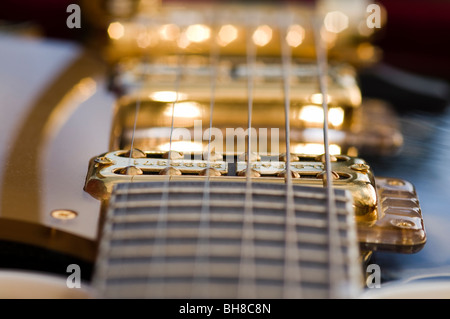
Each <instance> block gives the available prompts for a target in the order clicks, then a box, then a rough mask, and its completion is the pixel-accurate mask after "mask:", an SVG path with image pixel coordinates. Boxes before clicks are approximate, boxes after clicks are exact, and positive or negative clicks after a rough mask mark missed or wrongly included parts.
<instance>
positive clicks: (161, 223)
mask: <svg viewBox="0 0 450 319" xmlns="http://www.w3.org/2000/svg"><path fill="white" fill-rule="evenodd" d="M183 62H184V55H182V54H180V53H178V54H177V64H178V65H177V69H176V77H175V83H174V92H175V98H174V100H173V102H172V114H171V125H170V136H169V151H168V153H167V154H168V158H167V166H166V168H170V167H171V164H172V155H171V154H172V135H173V128H174V122H175V105H176V104H177V103H178V99H179V95H180V85H181V78H182V75H183V65H184V64H183ZM170 180H171V175H170V174H167V175H164V181H163V186H162V191H161V200H160V202H161V205H160V208H159V213H158V219H157V222H156V229H155V238H154V241H153V245H152V249H151V256H150V264H149V267H148V274H147V284H146V290H145V295H146V296H147V297H148V296H151V294H152V292H153V291H155V290H154V289H153V287H152V285H150V283H149V281H150V277H151V275H152V273H155V269H158V265H159V268H160V269H161V273H162V275H161V277H160V283H161V288H160V289H158V290H157V292H158V294H159V297H164V293H165V282H166V278H165V276H166V274H165V271H166V268H165V265H164V263H165V260H166V254H167V249H168V247H167V245H166V242H167V223H168V220H167V219H168V214H169V207H168V206H169V192H170ZM161 250H163V251H161ZM156 252H157V253H156ZM159 253H160V255H158V254H159ZM156 273H157V271H156Z"/></svg>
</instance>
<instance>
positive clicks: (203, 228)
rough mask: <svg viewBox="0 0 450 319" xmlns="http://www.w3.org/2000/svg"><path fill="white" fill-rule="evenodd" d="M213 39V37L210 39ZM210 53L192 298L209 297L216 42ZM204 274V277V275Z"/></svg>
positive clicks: (216, 74)
mask: <svg viewBox="0 0 450 319" xmlns="http://www.w3.org/2000/svg"><path fill="white" fill-rule="evenodd" d="M211 38H212V39H213V37H211ZM211 42H212V44H211V52H210V67H211V72H210V80H211V87H210V91H211V97H210V102H209V113H210V114H209V137H208V152H207V159H206V176H205V183H204V186H203V200H202V207H201V211H200V221H199V236H198V242H197V249H196V250H197V251H196V258H195V263H194V274H193V278H192V286H193V289H191V294H192V296H191V297H193V298H198V297H200V296H202V297H208V296H209V266H210V265H209V256H208V250H209V218H210V213H211V212H210V177H211V176H210V175H211V173H210V168H211V139H212V123H213V115H214V105H215V99H216V85H217V77H218V64H219V55H220V51H219V47H218V45H217V43H216V41H214V40H211ZM205 274H206V275H205ZM205 276H206V278H207V279H206V282H203V281H204V280H205V279H202V284H205V285H206V289H202V285H201V284H200V282H199V281H200V279H199V278H200V277H205Z"/></svg>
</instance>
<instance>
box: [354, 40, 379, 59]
mask: <svg viewBox="0 0 450 319" xmlns="http://www.w3.org/2000/svg"><path fill="white" fill-rule="evenodd" d="M356 54H358V57H359V58H360V59H361V60H371V59H373V58H374V56H375V47H374V46H373V45H372V44H370V43H368V42H363V43H361V44H360V45H358V47H357V48H356Z"/></svg>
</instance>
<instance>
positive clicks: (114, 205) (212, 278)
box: [94, 180, 361, 298]
mask: <svg viewBox="0 0 450 319" xmlns="http://www.w3.org/2000/svg"><path fill="white" fill-rule="evenodd" d="M293 191H294V206H293V208H294V209H293V212H294V216H291V217H290V216H288V215H287V214H286V196H287V195H286V194H287V193H288V192H287V191H286V185H283V184H266V183H252V185H251V189H250V190H249V189H248V188H247V184H246V183H245V182H229V181H226V180H223V181H211V182H210V183H209V188H208V191H207V193H208V198H207V199H205V183H204V182H203V181H172V182H170V185H169V184H168V183H165V182H164V181H159V182H158V181H157V182H142V183H122V184H118V185H117V186H116V187H115V188H114V190H113V193H112V196H111V199H110V201H109V209H108V213H107V220H106V222H105V226H104V229H103V234H102V240H101V244H100V252H99V256H98V259H97V267H96V274H95V277H94V283H95V285H96V288H97V289H98V292H99V293H100V294H101V297H106V298H285V297H288V298H300V297H303V298H328V297H330V295H331V296H333V294H334V296H335V297H349V296H352V295H354V294H355V292H357V291H358V289H359V287H360V286H361V272H360V264H359V250H358V244H357V240H356V228H355V222H354V218H353V216H352V199H351V195H350V193H349V192H348V191H344V190H336V191H335V195H336V205H337V213H338V229H339V232H338V234H337V236H336V235H333V232H331V231H330V229H329V227H330V225H329V223H328V220H327V218H328V214H327V208H326V196H327V195H326V192H325V189H323V188H315V187H313V188H311V187H305V186H295V187H294V189H293ZM248 192H251V194H250V197H248ZM249 198H250V201H249V200H248V199H249ZM246 199H247V200H246ZM330 242H334V243H339V245H338V250H336V251H332V250H330ZM333 254H338V257H339V259H338V262H336V261H335V260H334V259H333V258H332V256H333Z"/></svg>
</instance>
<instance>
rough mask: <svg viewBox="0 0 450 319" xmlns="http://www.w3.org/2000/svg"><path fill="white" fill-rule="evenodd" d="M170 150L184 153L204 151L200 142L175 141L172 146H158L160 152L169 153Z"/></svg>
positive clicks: (166, 144) (165, 144) (167, 144)
mask: <svg viewBox="0 0 450 319" xmlns="http://www.w3.org/2000/svg"><path fill="white" fill-rule="evenodd" d="M170 150H176V151H178V152H183V153H191V152H201V151H202V150H203V144H202V143H199V142H189V141H173V142H172V145H170V143H164V144H162V145H159V146H158V151H164V152H168V151H170Z"/></svg>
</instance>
